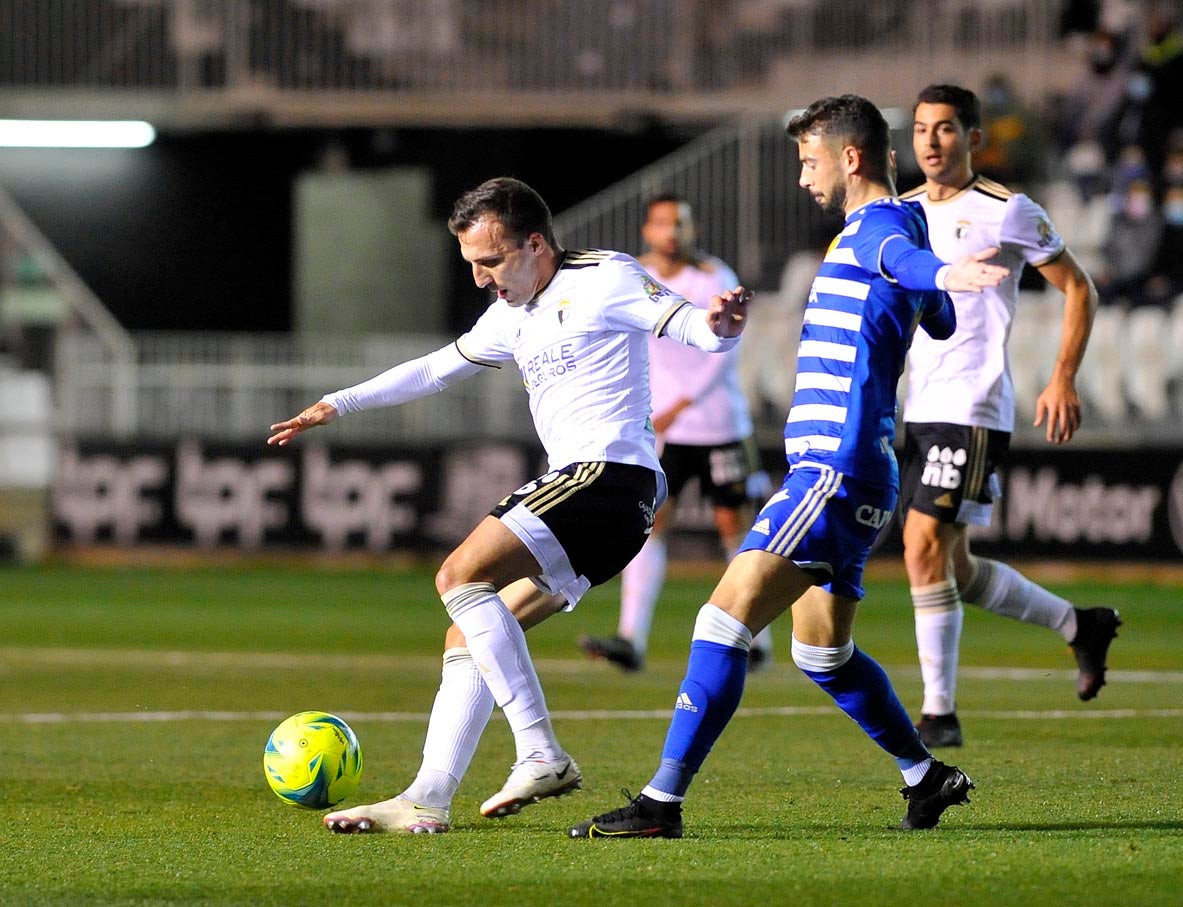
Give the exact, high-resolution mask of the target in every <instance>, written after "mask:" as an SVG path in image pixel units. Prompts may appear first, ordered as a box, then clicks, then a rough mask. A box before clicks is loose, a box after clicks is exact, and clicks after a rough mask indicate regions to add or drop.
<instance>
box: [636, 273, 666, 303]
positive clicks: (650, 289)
mask: <svg viewBox="0 0 1183 907" xmlns="http://www.w3.org/2000/svg"><path fill="white" fill-rule="evenodd" d="M641 286H642V287H644V289H645V293H646V295H647V296H648V297H649V298H650V299H652V300H653V301H654V302H657V301H658V300H660V299H661V297H662V296H672V295H673V294H672V293H671V292H670V291H669V290H667V289H666V288H665V287H663V286H662V285H661V284H659V283H658V282H657V281H656V280H653V279H652V278H651V277H646V278H644V279H643V280H642V281H641Z"/></svg>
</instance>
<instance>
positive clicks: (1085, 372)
mask: <svg viewBox="0 0 1183 907" xmlns="http://www.w3.org/2000/svg"><path fill="white" fill-rule="evenodd" d="M1124 340H1125V310H1124V309H1122V308H1121V307H1120V306H1103V307H1102V308H1100V309H1098V310H1097V317H1096V320H1095V321H1094V322H1093V332H1092V335H1091V336H1090V338H1089V346H1088V351H1087V352H1086V353H1085V357H1084V364H1083V367H1082V368H1081V370H1080V380H1079V382H1078V385H1079V387H1080V392H1081V394H1082V395H1083V396H1084V397H1085V399H1086V400H1087V401H1088V402H1089V404H1091V405H1092V406H1093V407H1095V408H1096V411H1097V413H1098V415H1099V416H1100V417H1101V418H1102V419H1103V420H1105V421H1106V422H1117V421H1119V420H1121V419H1122V418H1124V416H1125V414H1126V404H1125V399H1124V397H1123V394H1122V365H1123V361H1122V360H1123V357H1122V346H1123V345H1124Z"/></svg>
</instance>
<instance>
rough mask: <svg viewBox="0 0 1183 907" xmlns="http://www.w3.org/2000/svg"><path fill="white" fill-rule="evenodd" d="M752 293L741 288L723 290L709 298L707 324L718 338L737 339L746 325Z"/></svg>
mask: <svg viewBox="0 0 1183 907" xmlns="http://www.w3.org/2000/svg"><path fill="white" fill-rule="evenodd" d="M751 301H752V291H751V290H747V289H744V288H743V287H736V288H735V289H734V290H725V291H723V292H722V293H720V294H719V295H718V296H712V297H711V306H710V308H709V309H707V324H708V325H709V326H710V328H711V330H712V331H713V332H714V333H715V335H716V336H718V337H738V336H739V335H740V334H742V333H743V329H744V327H745V326H746V325H747V323H748V303H750V302H751Z"/></svg>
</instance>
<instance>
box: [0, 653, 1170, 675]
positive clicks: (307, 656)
mask: <svg viewBox="0 0 1183 907" xmlns="http://www.w3.org/2000/svg"><path fill="white" fill-rule="evenodd" d="M534 664H535V665H536V666H537V668H538V670H539V672H540V673H542V674H590V675H594V674H597V673H600V672H602V671H604V666H603V665H600V664H595V663H593V662H590V661H588V660H587V659H583V658H536V659H535V660H534ZM15 665H52V666H55V667H94V666H115V667H128V666H144V667H171V668H239V669H242V668H247V669H263V668H267V669H276V668H280V669H282V668H290V669H292V670H297V669H299V670H304V669H314V668H322V669H324V670H348V669H351V668H352V669H353V670H373V671H380V670H424V671H437V670H439V666H440V656H438V655H381V654H373V653H368V654H361V655H343V654H325V653H318V652H299V653H289V652H197V651H157V650H146V649H72V648H26V647H22V646H5V647H0V673H2V672H3V671H4V669H5V668H11V667H13V666H15ZM784 667H785V669H786V671H787V672H788V675H789V676H791V677H792V678H793V679H795V680H796V679H801V678H800V675H799V674H798V673H797V671H796V669H795V668H794V667H792V666H791V664H789V663H785V664H784ZM886 667H887V670H888V673H890V674H893V675H895V674H903V673H905V672H909V671H911V672H916V671H917V670H918V668H917V667H916V666H915V665H887V666H886ZM959 674H960V676H961V677H964V678H967V679H972V680H1016V681H1034V680H1048V679H1056V680H1060V679H1069V678H1073V677H1075V676H1076V672H1075V671H1072V670H1068V669H1064V668H1012V667H988V666H981V667H975V666H973V665H962V666H961V668H960V670H959ZM765 676H771V675H767V674H766V675H765ZM1108 678H1109V680H1110V681H1111V682H1115V683H1116V682H1121V683H1167V684H1175V683H1183V671H1121V670H1112V671H1110V672H1109V673H1108Z"/></svg>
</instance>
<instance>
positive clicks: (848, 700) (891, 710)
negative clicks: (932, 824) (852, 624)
mask: <svg viewBox="0 0 1183 907" xmlns="http://www.w3.org/2000/svg"><path fill="white" fill-rule="evenodd" d="M802 673H804V674H805V676H806V677H808V678H809V679H810V680H812V681H813V682H814V683H816V684H817V685H818V686H819V687H821V688H822V689H823V690H825V691H826V692H827V693H829V694H830V696H832V697H833V699H834V701H835V702H836V703H838V708H840V709H842V711H844V712H845V713H846V714H847V715H849V716H850V717H851V718H853V719H854V720H855V721H856V722H858V726H859V727H861V728H862V729H863V730H864V731H865V732H866V734H867V736H868V737H870V738H871V739H872V740H874V741H875V742H876V743H878V744H879V745H880V746H881V747H882V748H883V749H885V750H887V752H889V753H891V755H892V756H894V757H895V761H896V762H897V763H898V764H899V767H900V769H901V771H902V770H904V769H909V768H912V767H913V766H914V765H918V764H919V763H921V762H923V761H924V760H925V759H927V758H928V757H929V752H928V749H927V748H926V747H925V746H924V744H923V743H921V742H920V734H919V733H917V731H916V728H915V727H913V725H912V719H911V718H909V717H908V713H907V711H906V710H905V709H904V706H903V703H901V702H900V700H899V697H898V696H896V694H895V690H893V689H892V687H891V681H890V680H889V679H888V677H887V672H885V671H884V670H883V668H881V667H880V666H879V663H878V662H876V661H875V659H873V658H872V657H871V656H870V655H867V654H866V653H865V652H863V651H862V650H861V649H859V648H858V646H855V648H854V653H853V654H852V655H851V656H850V660H849V661H847V662H846V664H844V665H842V667H840V668H838V669H837V670H835V671H806V670H805V669H804V668H803V669H802Z"/></svg>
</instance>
